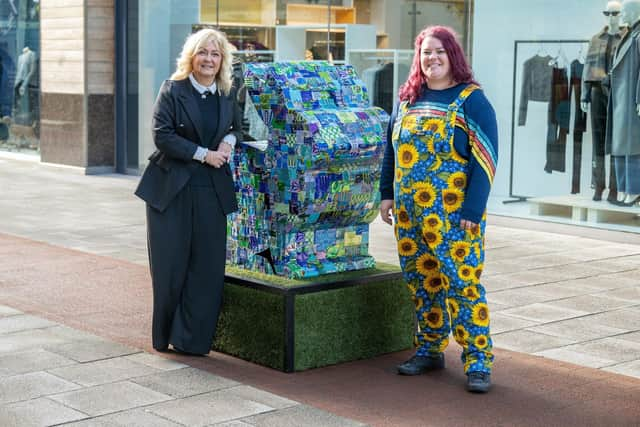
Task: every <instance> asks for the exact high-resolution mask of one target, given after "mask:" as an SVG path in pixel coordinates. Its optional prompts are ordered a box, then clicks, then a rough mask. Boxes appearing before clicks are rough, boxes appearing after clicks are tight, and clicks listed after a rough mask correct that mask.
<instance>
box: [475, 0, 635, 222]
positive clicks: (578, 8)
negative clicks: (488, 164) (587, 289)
mask: <svg viewBox="0 0 640 427" xmlns="http://www.w3.org/2000/svg"><path fill="white" fill-rule="evenodd" d="M621 3H622V2H616V1H613V2H607V1H601V0H566V1H564V2H562V4H561V5H559V4H558V3H557V2H552V1H545V0H538V1H532V2H526V3H522V4H520V3H518V4H517V5H515V4H514V3H513V2H511V1H509V0H495V1H476V2H475V6H474V8H475V10H474V15H473V53H474V56H473V68H474V71H475V74H476V77H477V79H478V80H479V81H480V83H481V84H482V85H483V87H484V89H485V92H486V93H487V95H488V97H489V99H490V100H491V102H492V103H493V105H494V107H495V109H496V113H497V116H498V123H499V140H500V163H499V167H498V172H497V174H496V179H495V182H494V186H493V189H492V201H493V202H494V203H493V204H492V205H490V207H489V212H493V213H501V214H505V215H516V216H524V217H533V218H546V219H550V220H554V221H556V220H559V221H563V222H569V223H574V224H580V225H588V226H597V227H605V228H616V229H623V230H628V231H634V232H637V231H638V227H639V226H640V216H639V215H640V206H638V204H635V205H629V204H628V203H627V206H625V203H624V200H622V202H620V200H619V199H620V198H621V193H622V190H625V188H621V186H620V184H621V182H620V179H621V178H623V182H622V184H623V186H625V185H626V190H627V193H629V192H631V193H632V195H635V194H637V193H640V190H638V188H640V186H638V185H639V184H640V183H636V182H635V181H637V180H640V174H635V175H634V174H629V173H627V174H626V176H625V174H624V166H625V163H624V160H623V161H622V166H623V167H622V171H623V176H622V177H621V176H617V172H619V168H618V167H617V166H620V165H615V163H616V159H618V158H620V157H619V156H617V155H616V154H622V153H624V152H625V150H631V151H626V152H628V153H633V152H634V151H633V150H634V149H633V148H631V147H633V146H634V144H636V143H637V142H636V143H633V141H632V139H625V138H617V137H616V129H622V128H623V127H624V126H625V125H624V123H623V120H617V119H616V115H613V119H612V111H608V109H609V108H610V107H608V106H610V105H611V104H612V103H613V104H614V105H618V106H620V105H623V106H624V104H625V103H626V102H627V101H626V98H624V95H623V94H622V92H620V93H616V92H615V88H616V87H618V88H619V87H621V86H624V87H626V88H627V89H626V91H627V92H628V93H631V92H633V93H636V88H637V85H638V79H637V76H638V70H637V69H636V70H635V71H631V74H626V73H627V71H624V70H622V67H621V66H618V64H619V63H621V62H622V61H623V59H624V56H625V55H626V54H627V52H628V51H629V50H628V48H624V49H618V52H617V53H616V45H617V44H618V43H619V42H620V38H621V36H622V35H623V34H624V32H625V31H627V30H626V29H625V28H624V26H625V24H628V23H625V22H624V17H623V14H622V13H619V10H620V7H621ZM628 3H634V2H628ZM607 8H610V9H611V10H608V9H607ZM604 12H606V13H604ZM638 12H639V13H640V11H638ZM635 19H636V21H633V22H636V23H637V19H638V17H636V18H635ZM633 22H631V23H630V24H633ZM496 27H499V28H500V32H499V34H497V33H496V31H495V28H496ZM636 31H637V29H636ZM627 40H629V39H627ZM627 44H629V41H628V42H627ZM636 47H637V46H636ZM631 51H633V49H631ZM636 52H637V49H636ZM634 73H635V74H634ZM627 75H633V76H634V77H633V78H632V79H631V80H632V81H629V79H628V77H626V76H627ZM612 86H613V88H614V89H613V90H610V88H611V87H612ZM610 92H611V97H609V93H610ZM630 104H631V103H630ZM624 110H625V109H624V108H623V111H624ZM631 110H634V108H633V107H632V108H631ZM616 111H617V110H616ZM626 111H627V114H629V117H631V118H634V117H637V111H631V112H629V109H628V108H627V109H626ZM621 119H622V118H621ZM624 120H626V119H624ZM639 123H640V122H639ZM608 126H609V131H610V132H611V136H612V138H611V139H610V140H609V142H606V133H607V127H608ZM637 128H638V129H637V131H638V132H640V125H638V126H637ZM609 143H611V144H612V147H611V148H612V151H611V152H612V153H613V154H614V156H613V158H612V156H610V155H609V153H610V151H609V147H608V146H607V147H606V149H605V146H606V145H608V144H609ZM621 145H622V146H624V147H620V146H621ZM616 147H619V148H620V150H619V151H618V152H617V153H616V152H615V150H616ZM630 157H631V159H632V160H633V156H621V158H622V159H626V160H628V159H629V158H630ZM627 172H628V171H627ZM624 178H626V182H624Z"/></svg>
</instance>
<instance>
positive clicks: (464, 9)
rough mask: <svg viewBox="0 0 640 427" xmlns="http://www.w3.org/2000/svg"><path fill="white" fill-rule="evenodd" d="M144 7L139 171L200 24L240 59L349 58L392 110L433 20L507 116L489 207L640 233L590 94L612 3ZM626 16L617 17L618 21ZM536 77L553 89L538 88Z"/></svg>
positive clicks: (138, 69)
mask: <svg viewBox="0 0 640 427" xmlns="http://www.w3.org/2000/svg"><path fill="white" fill-rule="evenodd" d="M136 3H137V4H138V7H137V11H138V12H137V13H136V16H135V20H136V25H135V26H132V28H134V27H135V29H136V34H135V36H134V37H130V40H134V39H135V41H136V43H137V44H136V47H135V49H136V51H137V55H136V56H135V58H136V63H135V64H133V62H131V61H130V67H131V68H130V69H131V71H132V74H135V75H136V76H135V79H136V82H137V85H136V89H135V92H136V97H135V99H136V102H137V109H136V110H135V111H137V116H136V118H135V119H136V120H137V121H138V123H140V126H138V128H137V140H136V141H135V142H133V138H131V140H132V142H133V143H134V144H135V147H136V152H137V154H138V155H137V156H136V157H135V159H136V161H137V162H138V164H137V166H138V169H141V168H142V167H144V164H145V162H146V158H147V157H148V155H149V154H150V153H151V152H152V151H153V144H152V141H151V135H150V132H149V131H148V124H149V120H150V116H151V107H152V103H153V100H154V99H155V95H156V93H157V90H158V88H159V86H160V84H161V82H162V81H163V80H164V79H165V78H167V77H168V76H169V75H170V74H171V72H172V71H173V69H174V67H175V58H176V57H177V55H178V52H179V49H180V47H181V46H182V43H183V41H184V39H185V37H186V36H187V35H188V34H189V33H190V32H191V31H193V30H195V29H198V28H200V27H202V26H211V27H214V28H220V29H221V30H223V31H224V32H225V33H226V34H227V35H228V37H229V40H230V41H231V42H232V43H233V45H234V46H235V48H236V49H237V52H236V57H237V60H238V61H239V62H241V63H250V62H260V61H271V60H329V61H331V62H333V63H336V64H341V63H347V64H350V65H352V66H353V67H354V68H355V70H356V72H357V73H358V75H359V76H360V77H361V78H362V79H363V80H364V82H365V84H366V86H367V88H368V92H369V96H370V99H371V101H372V103H373V104H374V105H377V106H380V107H382V108H384V109H385V110H387V111H390V109H391V108H392V106H393V103H394V100H395V98H396V97H397V89H398V87H399V86H400V85H401V84H402V83H403V82H404V80H405V79H406V76H407V73H408V69H409V67H410V65H411V61H412V54H413V46H412V45H413V39H414V37H415V36H416V34H417V33H418V32H419V31H420V30H421V29H423V28H424V27H426V26H428V25H434V24H441V25H447V26H450V27H452V28H454V29H455V30H456V31H457V32H458V34H459V36H460V41H461V43H462V45H463V47H464V48H465V51H466V53H467V55H468V57H469V58H470V60H471V63H472V66H473V69H474V72H475V76H476V79H477V80H478V81H479V82H480V83H481V85H482V86H483V88H484V90H485V93H486V94H487V96H488V98H489V100H490V101H491V103H492V105H493V106H494V108H495V110H496V114H497V117H498V123H499V150H500V161H499V165H498V170H497V174H496V178H495V181H494V185H493V189H492V197H491V200H490V205H489V212H490V213H497V214H506V215H516V216H525V217H541V216H542V217H549V218H550V219H553V220H555V219H560V220H566V221H569V222H578V223H584V224H585V225H597V226H604V227H608V226H610V225H611V224H614V225H623V226H630V227H631V229H633V230H635V229H637V227H638V226H639V225H640V223H639V222H638V221H639V219H638V213H640V212H635V211H634V209H635V210H637V209H638V206H637V205H636V206H619V205H614V203H612V202H613V201H614V200H615V199H616V197H615V195H614V191H613V190H612V187H615V186H616V184H617V180H616V178H615V174H614V173H612V171H614V172H615V166H613V164H614V163H615V161H614V160H612V159H611V157H610V156H609V155H604V154H603V150H604V137H603V136H602V135H603V129H604V128H605V126H606V96H605V95H602V96H601V98H600V100H599V101H598V102H591V101H593V100H592V99H591V95H593V92H591V95H590V97H589V99H588V100H587V101H588V102H587V103H586V105H584V103H583V105H581V102H580V101H581V99H580V98H581V93H582V91H584V84H585V82H583V81H582V80H583V76H582V74H583V70H584V68H585V61H587V62H588V61H589V59H588V53H589V52H590V50H591V49H592V48H593V46H592V43H593V40H594V37H596V36H597V35H598V34H600V35H602V33H603V32H604V33H607V31H606V26H607V25H609V24H610V19H612V15H608V16H605V15H604V14H603V9H604V7H605V6H606V4H607V2H606V1H602V0H567V1H565V2H563V3H562V5H557V4H556V2H552V1H551V0H536V1H531V2H527V3H526V4H525V3H522V4H521V3H514V2H512V1H510V0H492V1H488V0H476V1H474V0H449V1H447V0H422V1H418V0H404V1H397V2H389V1H382V0H351V1H348V0H345V1H327V0H325V1H321V0H319V1H315V0H312V1H295V2H293V1H281V0H260V1H257V2H256V1H248V0H180V1H178V0H139V1H138V2H136ZM247 11H249V12H247ZM620 17H621V15H620V14H618V15H616V19H617V20H618V21H619V20H620ZM572 23H573V24H572ZM621 25H622V23H621ZM496 28H499V29H500V31H496ZM608 52H609V53H612V52H613V49H612V48H610V49H609V51H608ZM609 61H610V62H611V61H612V60H609ZM133 65H135V66H133ZM608 65H609V66H610V65H611V64H610V63H609V64H608ZM538 66H539V68H540V69H538V68H537V67H538ZM540 73H542V75H541V74H540ZM531 79H533V80H535V81H536V82H537V83H536V84H537V85H543V86H544V88H542V89H541V88H540V87H537V88H536V89H535V90H534V91H533V92H532V89H531V88H530V87H529V86H528V85H530V84H531ZM587 83H588V85H589V87H596V85H597V86H598V87H596V91H595V92H597V93H600V94H604V92H598V89H599V88H602V89H606V88H605V86H604V85H605V84H606V82H600V81H598V82H595V81H589V82H587ZM535 91H542V93H535ZM596 98H597V95H596ZM583 101H584V100H583ZM596 101H597V100H596ZM594 105H595V108H594V107H593V106H594ZM583 108H584V109H585V110H586V113H585V112H584V111H583ZM594 114H595V115H598V118H597V119H596V120H594V118H593V117H592V116H593V115H594ZM594 129H595V132H594ZM130 158H133V156H131V157H130ZM624 165H625V163H624V162H623V166H624ZM130 167H135V165H134V164H131V165H130ZM607 198H609V199H610V201H607ZM612 198H613V199H614V200H612ZM598 199H599V200H598ZM589 203H598V204H597V205H595V206H591V205H589ZM613 208H615V209H614V210H612V209H613ZM620 209H622V210H620ZM601 211H603V212H604V213H603V212H601Z"/></svg>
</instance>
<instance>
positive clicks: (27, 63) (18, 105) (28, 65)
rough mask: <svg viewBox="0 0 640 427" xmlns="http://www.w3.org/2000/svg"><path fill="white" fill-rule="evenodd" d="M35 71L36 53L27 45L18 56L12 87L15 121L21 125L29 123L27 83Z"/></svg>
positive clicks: (29, 107)
mask: <svg viewBox="0 0 640 427" xmlns="http://www.w3.org/2000/svg"><path fill="white" fill-rule="evenodd" d="M35 71H36V54H35V52H33V51H32V50H31V49H29V46H26V47H25V48H24V49H22V53H21V54H20V56H19V57H18V68H17V70H16V77H15V82H14V84H13V88H14V108H15V113H14V116H15V122H16V123H18V124H21V125H31V123H32V119H31V106H30V105H29V84H30V83H31V78H32V77H33V75H34V73H35Z"/></svg>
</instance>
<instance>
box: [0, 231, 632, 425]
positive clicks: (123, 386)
mask: <svg viewBox="0 0 640 427" xmlns="http://www.w3.org/2000/svg"><path fill="white" fill-rule="evenodd" d="M0 257H1V258H0V259H3V260H10V262H7V261H3V262H2V263H0V420H1V419H2V414H5V416H6V414H9V413H11V414H16V413H23V414H24V413H29V412H30V411H31V412H32V410H33V407H34V405H35V406H37V407H38V408H40V409H41V410H43V411H45V412H46V411H47V410H48V411H50V413H52V414H57V415H56V416H59V417H68V418H66V419H62V418H61V419H62V421H59V422H66V421H70V420H73V419H79V418H78V417H80V416H82V417H84V418H86V417H87V416H99V415H100V414H107V413H113V414H112V415H108V416H107V417H108V418H109V420H110V421H111V422H112V423H114V425H118V424H117V423H118V422H121V423H122V425H127V424H126V422H127V421H126V420H136V423H137V425H145V424H144V423H147V424H146V425H154V426H155V425H176V424H172V421H170V420H174V421H176V422H178V423H182V424H187V425H200V422H202V424H201V425H206V423H205V422H204V420H208V421H207V422H208V423H209V424H212V423H213V424H215V423H216V422H220V423H221V424H219V425H237V426H242V425H243V424H241V423H240V424H238V423H236V424H224V423H225V422H226V421H227V420H229V419H238V418H242V420H243V422H244V423H245V424H244V425H277V426H281V425H318V426H328V425H358V424H357V423H355V422H352V421H349V420H348V419H352V420H358V421H359V422H362V423H366V424H370V425H374V426H405V425H406V426H413V425H415V426H428V425H434V426H449V425H450V426H464V425H487V426H493V425H495V426H498V425H509V426H519V425H522V426H538V425H539V426H553V425H558V426H574V425H575V426H578V425H580V426H584V425H586V426H590V425H593V426H596V425H615V426H637V425H638V420H639V419H640V405H638V402H640V379H638V378H633V377H628V376H623V375H618V374H615V373H611V372H606V371H603V370H597V369H592V368H587V367H580V366H577V365H572V364H569V363H564V362H560V361H556V360H551V359H546V358H543V357H537V356H531V355H527V354H523V353H517V352H510V351H507V350H500V349H497V350H496V356H497V360H498V362H497V364H496V369H495V372H494V375H493V381H494V388H493V390H492V391H491V393H489V394H488V395H471V394H468V393H466V392H465V391H464V390H463V383H464V376H463V374H462V368H461V365H460V361H459V359H458V353H459V351H458V348H456V346H455V345H452V346H450V348H449V349H448V350H447V359H448V361H447V363H448V368H447V369H446V370H444V371H441V372H437V373H435V374H433V375H425V376H420V377H400V376H398V375H396V374H395V371H394V366H395V365H396V364H397V363H399V362H401V361H403V360H404V359H405V358H407V357H408V356H409V355H410V352H402V353H394V354H390V355H385V356H381V357H378V358H374V359H371V360H363V361H356V362H351V363H344V364H340V365H336V366H330V367H327V368H321V369H313V370H309V371H304V372H299V373H296V374H284V373H281V372H278V371H274V370H271V369H268V368H264V367H261V366H257V365H253V364H250V363H247V362H244V361H242V360H239V359H235V358H232V357H229V356H226V355H223V354H219V353H211V355H210V356H209V357H203V358H190V357H181V356H177V355H174V354H168V355H162V356H163V357H158V356H159V355H158V353H154V352H153V351H152V349H151V347H150V342H149V338H148V337H149V336H150V308H151V292H150V281H149V275H148V269H147V268H146V267H145V266H142V265H139V264H133V263H129V262H126V261H121V260H116V259H113V258H108V257H104V256H99V255H93V254H88V253H84V252H78V251H75V250H70V249H64V248H60V247H56V246H52V245H49V244H46V243H40V242H34V241H32V240H27V239H23V238H20V237H13V236H8V235H5V234H0ZM16 310H19V311H16ZM248 321H250V319H248ZM51 322H54V323H51ZM60 325H64V326H60ZM71 328H73V329H71ZM114 342H115V343H114ZM36 347H37V348H36ZM141 350H143V351H146V352H149V353H151V354H149V353H144V352H141ZM16 354H19V355H20V356H19V357H18V359H20V360H21V363H18V362H17V361H16V360H15V359H16V357H15V355H16ZM3 355H4V356H3ZM12 357H13V359H12ZM29 361H31V362H29ZM43 361H44V362H43ZM30 363H31V364H32V365H33V366H43V365H44V366H46V368H43V369H41V370H38V371H36V372H31V371H29V368H28V366H29V364H30ZM184 364H186V365H188V366H189V367H187V366H185V365H184ZM25 365H26V366H27V367H26V368H25V367H22V368H14V370H13V371H11V366H25ZM193 368H199V369H200V370H201V371H200V370H194V369H193ZM3 369H5V371H3ZM7 369H9V371H6V370H7ZM20 369H21V370H20ZM186 369H190V370H191V371H185V370H186ZM202 371H204V372H202ZM20 372H22V373H21V374H20ZM176 372H180V376H181V378H182V380H180V381H176V378H175V376H176ZM207 373H208V374H207ZM209 374H212V375H209ZM122 378H127V379H126V380H121V379H122ZM185 378H186V379H185ZM12 381H13V382H12ZM8 390H9V391H8ZM21 390H22V391H21ZM52 390H54V391H55V393H52V392H51V391H52ZM261 390H264V391H261ZM20 393H22V394H21V395H20ZM271 393H274V394H271ZM49 395H50V397H48V398H43V397H38V396H49ZM5 396H6V397H5ZM12 396H13V397H12ZM233 396H240V397H241V399H239V400H238V399H235V400H234V399H232V397H233ZM243 396H244V397H243ZM247 396H249V397H247ZM3 399H5V400H3ZM6 399H8V400H9V401H6ZM15 399H18V400H17V401H15ZM211 402H215V403H216V405H213V406H212V404H211ZM232 402H243V405H244V406H242V405H240V406H237V407H234V406H233V404H232ZM248 402H251V403H250V404H249V403H248ZM131 405H135V408H132V407H131ZM247 405H249V406H247ZM213 407H215V408H225V410H222V411H218V412H215V411H214V410H213V409H212V408H213ZM315 408H319V409H320V410H318V409H315ZM207 410H209V411H210V412H206V411H207ZM3 411H5V412H3ZM7 411H9V412H7ZM203 411H204V412H203ZM225 411H227V412H226V413H225ZM324 411H328V412H324ZM87 414H88V415H87ZM256 414H257V415H256ZM333 414H335V415H333ZM249 415H250V416H249ZM336 415H337V416H336ZM247 416H249V418H243V417H247ZM74 417H76V418H74ZM128 417H133V418H128ZM188 417H196V418H194V419H192V420H191V421H189V420H190V419H189V418H188ZM198 417H199V418H198ZM230 417H231V418H230ZM261 417H262V418H261ZM340 417H344V418H340ZM125 418H126V419H125ZM122 420H124V421H122ZM296 420H297V422H296ZM302 420H304V421H302ZM82 423H83V422H82V421H80V422H79V423H78V424H77V425H83V424H82ZM162 423H166V424H162ZM0 424H2V425H6V423H5V422H3V423H0ZM8 425H11V424H8ZM16 425H20V424H16ZM85 425H95V424H91V423H90V422H87V424H85ZM177 425H179V424H177Z"/></svg>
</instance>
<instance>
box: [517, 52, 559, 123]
mask: <svg viewBox="0 0 640 427" xmlns="http://www.w3.org/2000/svg"><path fill="white" fill-rule="evenodd" d="M552 59H553V58H552V57H550V56H540V55H535V56H532V57H531V58H529V59H527V60H526V61H525V62H524V64H523V66H522V90H521V91H520V108H519V111H518V126H524V125H525V124H526V123H527V107H528V104H529V101H541V102H549V101H550V100H551V72H552V70H553V67H552V66H551V65H549V62H550V61H551V60H552Z"/></svg>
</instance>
